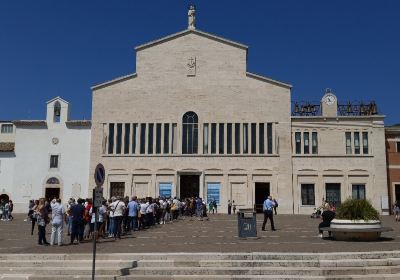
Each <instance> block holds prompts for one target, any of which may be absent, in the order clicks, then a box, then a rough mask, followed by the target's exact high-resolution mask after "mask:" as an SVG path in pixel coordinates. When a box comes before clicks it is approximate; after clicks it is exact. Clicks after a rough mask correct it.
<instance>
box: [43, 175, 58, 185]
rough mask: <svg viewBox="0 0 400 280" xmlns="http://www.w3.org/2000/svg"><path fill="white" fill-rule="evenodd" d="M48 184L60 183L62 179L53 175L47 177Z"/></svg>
mask: <svg viewBox="0 0 400 280" xmlns="http://www.w3.org/2000/svg"><path fill="white" fill-rule="evenodd" d="M46 184H48V185H59V184H60V181H59V180H58V179H57V178H56V177H51V178H49V179H47V181H46Z"/></svg>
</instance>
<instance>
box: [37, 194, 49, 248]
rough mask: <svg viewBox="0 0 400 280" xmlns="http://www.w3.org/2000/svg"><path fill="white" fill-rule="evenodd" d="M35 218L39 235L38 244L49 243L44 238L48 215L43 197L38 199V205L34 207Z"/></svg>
mask: <svg viewBox="0 0 400 280" xmlns="http://www.w3.org/2000/svg"><path fill="white" fill-rule="evenodd" d="M36 219H37V224H38V236H39V239H38V245H50V243H49V242H47V240H46V224H48V223H49V217H48V211H47V208H46V206H45V199H44V198H41V199H40V200H39V205H38V207H37V208H36Z"/></svg>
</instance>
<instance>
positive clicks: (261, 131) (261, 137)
mask: <svg viewBox="0 0 400 280" xmlns="http://www.w3.org/2000/svg"><path fill="white" fill-rule="evenodd" d="M264 139H265V138H264V124H263V123H260V124H259V128H258V143H259V145H258V147H259V153H260V154H264V153H265V149H264Z"/></svg>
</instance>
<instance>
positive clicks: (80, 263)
mask: <svg viewBox="0 0 400 280" xmlns="http://www.w3.org/2000/svg"><path fill="white" fill-rule="evenodd" d="M6 266H7V267H41V268H46V267H50V268H52V267H54V268H55V267H59V268H66V267H72V268H74V267H86V268H92V260H62V261H60V260H36V261H31V260H19V261H18V260H12V261H5V260H0V267H6ZM136 266H137V264H136V261H121V260H96V267H98V268H114V269H116V268H118V269H121V268H132V267H136Z"/></svg>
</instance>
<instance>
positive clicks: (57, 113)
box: [54, 101, 61, 123]
mask: <svg viewBox="0 0 400 280" xmlns="http://www.w3.org/2000/svg"><path fill="white" fill-rule="evenodd" d="M60 120H61V104H60V102H58V101H56V103H54V122H55V123H59V122H60Z"/></svg>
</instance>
